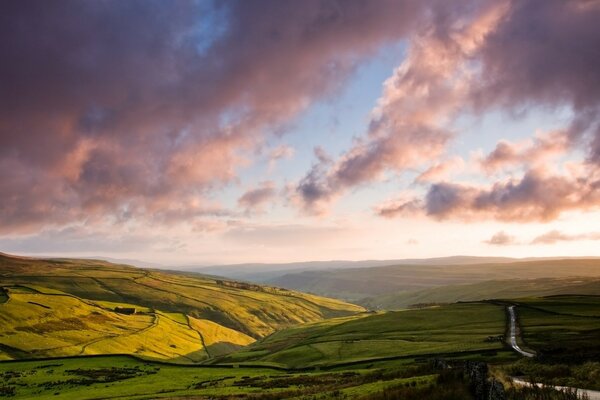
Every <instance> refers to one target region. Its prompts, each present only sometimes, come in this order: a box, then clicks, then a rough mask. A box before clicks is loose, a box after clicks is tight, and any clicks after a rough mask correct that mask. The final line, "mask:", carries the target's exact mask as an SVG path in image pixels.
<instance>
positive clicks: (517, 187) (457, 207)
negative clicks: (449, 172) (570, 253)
mask: <svg viewBox="0 0 600 400" xmlns="http://www.w3.org/2000/svg"><path fill="white" fill-rule="evenodd" d="M598 207H600V180H598V177H597V176H596V177H594V176H593V175H591V176H585V175H584V176H577V177H570V176H556V175H547V174H545V173H544V172H542V171H528V172H527V173H526V174H525V175H524V176H523V178H521V179H517V180H513V179H511V180H508V181H505V182H498V183H495V184H494V185H492V186H491V187H488V188H480V187H474V186H467V185H461V184H450V183H440V184H435V185H432V186H431V187H430V189H429V191H428V192H427V195H426V199H425V211H426V213H427V214H428V215H430V216H433V217H435V218H438V219H446V218H459V219H497V220H501V221H517V222H529V221H550V220H553V219H556V218H557V217H558V216H559V215H561V214H562V213H563V212H566V211H572V210H586V209H597V208H598Z"/></svg>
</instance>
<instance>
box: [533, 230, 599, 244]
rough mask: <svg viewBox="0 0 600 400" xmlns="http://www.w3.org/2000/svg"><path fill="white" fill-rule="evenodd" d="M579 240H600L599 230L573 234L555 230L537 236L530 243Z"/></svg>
mask: <svg viewBox="0 0 600 400" xmlns="http://www.w3.org/2000/svg"><path fill="white" fill-rule="evenodd" d="M579 240H600V232H589V233H580V234H575V235H570V234H566V233H563V232H560V231H557V230H554V231H550V232H547V233H545V234H543V235H540V236H537V237H536V238H534V239H533V240H532V241H531V244H554V243H557V242H572V241H579Z"/></svg>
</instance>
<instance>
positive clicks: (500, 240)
mask: <svg viewBox="0 0 600 400" xmlns="http://www.w3.org/2000/svg"><path fill="white" fill-rule="evenodd" d="M485 243H487V244H490V245H493V246H508V245H511V244H515V243H517V241H516V239H515V237H514V236H511V235H509V234H507V233H506V232H504V231H500V232H497V233H495V234H494V235H493V236H492V237H491V238H490V239H488V240H486V241H485Z"/></svg>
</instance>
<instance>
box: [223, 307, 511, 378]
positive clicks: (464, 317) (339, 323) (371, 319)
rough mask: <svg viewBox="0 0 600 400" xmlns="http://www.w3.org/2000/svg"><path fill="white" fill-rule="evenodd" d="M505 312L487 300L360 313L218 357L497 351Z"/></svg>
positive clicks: (288, 359) (315, 358) (295, 361)
mask: <svg viewBox="0 0 600 400" xmlns="http://www.w3.org/2000/svg"><path fill="white" fill-rule="evenodd" d="M505 318H506V315H505V311H504V307H503V306H501V305H494V304H487V303H467V304H453V305H448V306H443V307H434V308H428V309H420V310H407V311H396V312H387V313H378V314H363V315H361V316H357V317H351V318H341V319H335V320H328V321H325V322H319V323H313V324H309V325H302V326H299V327H295V328H289V329H286V330H283V331H280V332H276V333H274V334H273V335H271V336H269V337H267V338H265V339H263V340H261V341H259V342H257V343H255V344H254V345H251V346H250V347H248V348H246V349H244V350H241V351H239V352H236V353H234V354H230V355H229V356H227V357H225V358H224V359H222V360H219V361H220V362H228V363H240V362H261V363H267V364H266V365H281V366H288V367H306V366H321V367H323V366H332V365H336V364H344V363H354V362H360V361H370V360H377V359H386V358H394V357H419V356H424V355H433V354H440V355H442V354H450V353H459V354H460V353H464V354H468V353H471V352H478V351H490V350H491V351H494V350H496V351H498V350H502V349H503V348H504V345H503V343H502V342H498V341H495V342H491V341H487V340H486V339H487V338H488V336H497V335H502V334H503V333H504V330H505V326H506V325H505V324H506V322H505Z"/></svg>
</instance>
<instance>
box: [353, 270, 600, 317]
mask: <svg viewBox="0 0 600 400" xmlns="http://www.w3.org/2000/svg"><path fill="white" fill-rule="evenodd" d="M563 294H582V295H600V278H590V277H584V278H539V279H518V280H517V279H510V280H495V281H484V282H478V283H472V284H467V285H448V286H441V287H435V288H429V289H423V290H417V291H408V292H400V293H395V294H388V295H382V296H376V297H371V298H366V299H362V300H360V301H358V304H361V305H363V306H365V307H368V308H371V309H383V310H397V309H402V308H406V307H411V306H414V305H424V304H436V303H454V302H457V301H477V300H485V299H515V298H521V297H532V296H535V297H542V296H552V295H563Z"/></svg>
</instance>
